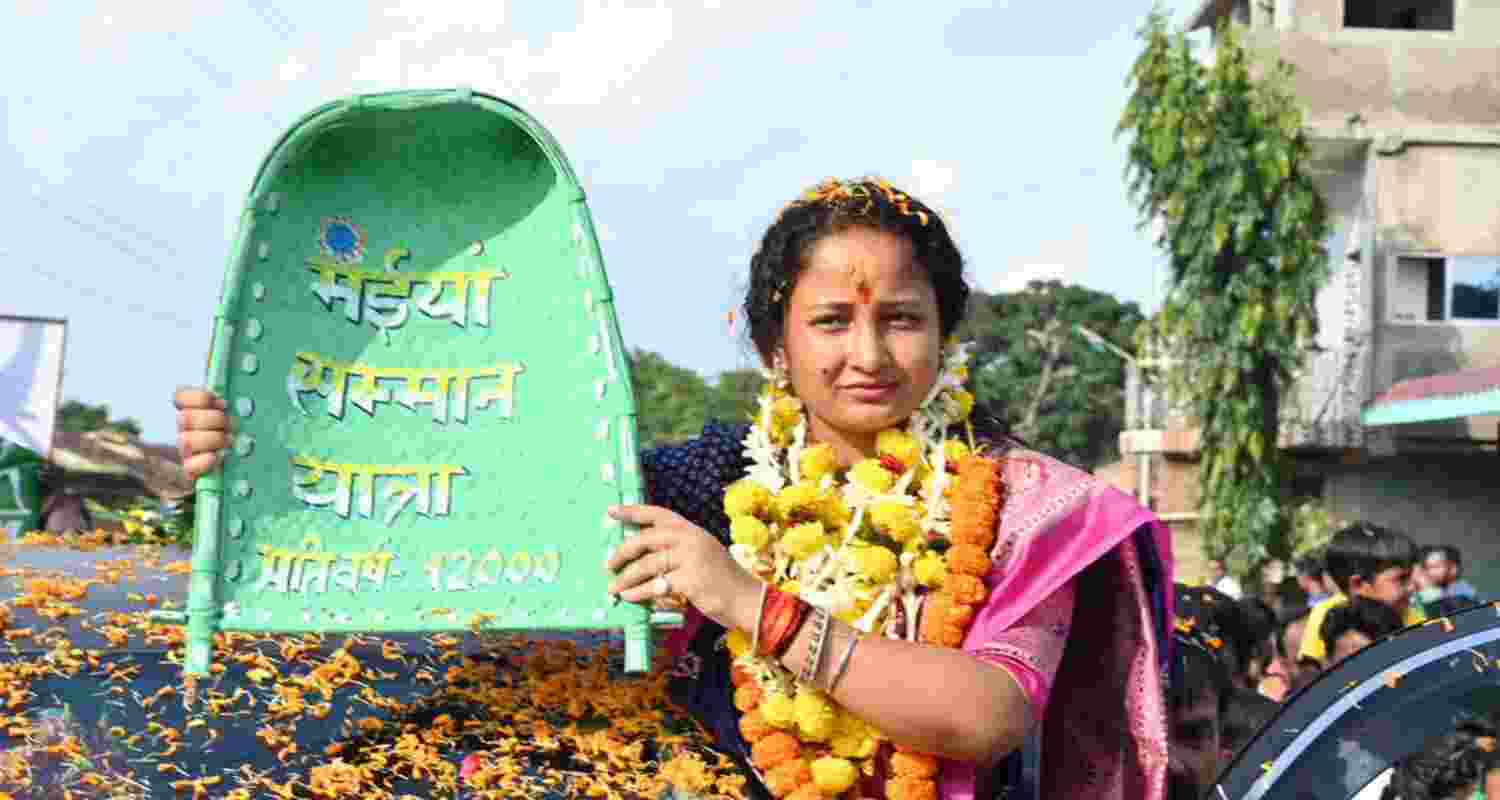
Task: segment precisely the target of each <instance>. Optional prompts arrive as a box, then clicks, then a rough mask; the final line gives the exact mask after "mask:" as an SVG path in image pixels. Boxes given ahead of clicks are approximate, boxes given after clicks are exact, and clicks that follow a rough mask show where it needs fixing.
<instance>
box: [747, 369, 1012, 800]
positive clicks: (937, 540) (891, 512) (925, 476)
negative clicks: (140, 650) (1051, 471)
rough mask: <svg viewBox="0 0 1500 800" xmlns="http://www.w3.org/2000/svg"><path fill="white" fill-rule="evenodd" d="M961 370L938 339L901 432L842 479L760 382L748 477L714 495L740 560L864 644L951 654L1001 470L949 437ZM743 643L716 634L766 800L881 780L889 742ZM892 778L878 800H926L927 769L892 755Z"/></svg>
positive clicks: (975, 592)
mask: <svg viewBox="0 0 1500 800" xmlns="http://www.w3.org/2000/svg"><path fill="white" fill-rule="evenodd" d="M967 360H968V352H967V350H966V348H964V347H963V346H962V345H959V344H958V343H957V342H953V341H950V342H949V343H948V345H947V346H946V347H945V350H944V359H943V373H942V375H941V376H940V377H939V379H938V381H937V384H936V385H935V386H934V387H933V389H932V391H931V393H930V394H929V395H928V397H927V398H926V400H925V402H924V403H923V404H922V405H921V406H920V407H919V408H918V410H917V411H916V413H914V414H913V415H912V417H911V419H910V421H909V422H908V423H907V425H906V427H905V429H904V430H903V429H895V428H893V429H889V430H885V431H881V432H880V434H879V435H878V436H877V438H876V456H875V457H874V458H867V459H864V460H861V461H859V462H857V463H855V464H853V465H851V466H850V467H849V468H848V469H847V470H844V471H843V472H842V474H841V473H840V471H839V470H838V467H837V462H836V460H835V457H834V453H833V448H832V447H830V446H829V445H827V444H814V443H809V442H808V441H807V421H806V418H805V416H804V414H803V409H802V403H801V401H800V400H798V399H797V398H796V396H795V395H794V394H793V393H792V392H791V389H790V386H789V385H788V384H787V383H786V381H785V380H784V379H783V378H780V377H779V376H768V377H770V378H771V379H770V380H768V381H767V386H766V389H765V391H764V393H763V394H762V396H761V398H760V413H759V414H758V415H757V418H756V421H755V424H754V425H753V426H752V427H751V429H750V432H749V433H748V434H747V436H746V437H745V452H746V455H747V456H749V458H750V460H751V462H752V463H751V466H750V468H749V469H748V470H747V473H746V477H745V478H744V479H742V480H740V481H738V482H736V483H735V484H733V485H731V486H730V487H729V488H728V490H727V491H726V492H725V496H724V510H725V512H726V513H727V514H728V515H729V518H730V532H731V537H732V540H733V544H732V545H731V547H730V552H731V553H732V554H733V555H734V557H735V559H736V561H738V562H739V563H740V564H741V565H742V566H744V567H745V568H746V569H748V570H750V571H751V572H753V573H754V574H756V575H757V576H758V577H760V578H761V579H762V580H764V581H767V582H768V583H770V584H771V585H773V586H776V587H777V588H779V589H781V590H782V591H784V592H789V593H793V594H797V595H799V596H801V597H802V598H803V599H804V600H806V601H807V602H808V603H810V604H812V605H814V606H817V607H820V608H826V609H828V610H829V611H830V612H831V613H833V614H834V615H835V616H836V617H837V618H838V619H840V620H842V621H844V622H846V623H848V624H850V625H852V626H854V627H855V628H857V629H858V630H860V631H862V632H863V633H866V634H878V635H882V636H887V637H890V638H897V639H906V640H908V641H918V640H920V641H922V642H924V643H927V644H931V645H935V646H942V647H958V646H960V645H961V644H962V643H963V638H964V634H965V632H966V631H967V629H968V626H969V624H970V622H972V620H973V618H974V615H975V612H976V610H977V609H978V608H979V607H981V606H983V604H984V602H985V600H986V598H987V597H988V589H987V587H986V586H985V584H984V581H983V577H984V576H985V575H987V574H988V573H989V571H990V566H991V562H990V557H989V552H990V550H991V548H993V546H994V543H995V522H996V519H997V517H998V513H999V506H1000V501H1001V494H1000V471H999V465H998V462H997V461H996V460H995V459H993V458H990V457H987V456H983V455H980V454H976V453H974V452H973V448H972V446H971V445H970V444H969V443H966V442H964V441H963V440H961V439H957V438H948V436H947V433H948V431H949V430H950V429H951V428H952V427H953V426H955V425H957V424H960V423H965V422H967V420H968V416H969V414H970V412H971V410H972V408H973V403H974V398H973V396H972V395H971V394H969V392H968V391H966V390H965V389H964V388H963V383H964V381H965V380H966V379H967V377H968V367H967ZM924 598H925V606H923V605H922V603H923V602H924ZM919 608H922V609H923V610H922V613H921V619H922V624H921V629H920V631H919V630H918V626H917V625H915V624H913V623H912V620H915V619H916V618H917V617H918V610H919ZM750 639H751V637H750V636H749V634H747V633H746V632H744V631H731V632H730V633H729V634H728V647H729V650H730V652H731V654H732V655H733V657H734V661H733V682H734V685H735V687H736V688H735V693H734V702H735V707H736V708H737V709H739V710H740V711H741V712H742V715H743V716H742V717H741V718H740V725H739V727H740V732H741V733H742V734H743V735H744V736H745V739H746V741H748V742H750V744H751V762H752V763H753V764H754V765H755V767H756V768H757V770H759V771H760V773H761V775H762V776H763V780H764V782H765V784H766V787H767V789H769V790H770V792H771V793H772V794H773V795H775V796H776V797H779V798H791V799H792V800H798V799H799V798H803V797H807V798H812V797H819V798H830V797H840V796H843V795H844V793H846V792H848V791H849V790H850V789H851V788H853V787H855V786H856V785H857V784H858V783H859V782H860V778H861V776H865V777H870V776H874V775H876V774H878V770H877V769H876V765H875V763H874V759H875V758H876V757H877V755H878V754H879V753H882V752H889V750H888V749H882V748H881V743H882V742H884V741H885V740H886V738H887V737H886V736H884V735H883V734H882V733H880V732H879V731H877V730H875V729H874V728H872V727H871V726H870V725H869V724H868V723H866V722H865V721H863V720H861V719H860V718H858V717H857V716H855V715H854V714H852V713H850V712H849V711H848V710H846V709H844V708H843V707H841V706H839V705H838V704H837V703H835V702H834V701H833V700H832V699H831V698H829V697H828V696H826V695H825V694H824V693H823V692H821V691H819V690H818V689H816V688H814V687H810V686H802V685H799V684H798V683H797V681H796V680H795V678H794V677H793V676H792V675H791V673H789V672H788V671H787V670H786V669H784V668H783V667H782V666H781V665H780V664H779V663H777V662H776V661H775V660H774V659H771V658H766V657H762V656H760V655H758V654H756V653H753V652H751V646H750V645H751V641H750ZM888 766H889V770H888V774H889V775H890V776H891V778H890V779H889V780H888V782H887V783H886V795H887V797H889V798H892V800H921V799H922V798H935V797H936V796H937V791H938V786H937V776H938V766H939V761H938V759H937V758H936V757H934V756H931V755H926V754H921V753H912V752H908V751H905V750H903V749H900V748H897V749H896V750H895V751H894V752H893V754H892V755H891V757H890V763H889V765H888Z"/></svg>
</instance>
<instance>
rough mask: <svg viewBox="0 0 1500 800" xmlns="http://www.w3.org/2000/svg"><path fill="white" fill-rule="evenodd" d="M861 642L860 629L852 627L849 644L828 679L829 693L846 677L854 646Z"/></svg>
mask: <svg viewBox="0 0 1500 800" xmlns="http://www.w3.org/2000/svg"><path fill="white" fill-rule="evenodd" d="M858 644H859V631H857V630H854V629H852V628H851V629H850V631H849V646H848V647H845V648H844V654H843V655H842V656H839V663H838V666H836V667H834V668H833V676H832V677H831V678H829V680H828V694H830V695H831V694H833V690H834V689H837V688H838V686H839V681H841V680H843V679H844V673H845V672H847V671H848V670H849V660H850V658H851V657H852V656H853V655H854V648H855V647H856V646H857V645H858Z"/></svg>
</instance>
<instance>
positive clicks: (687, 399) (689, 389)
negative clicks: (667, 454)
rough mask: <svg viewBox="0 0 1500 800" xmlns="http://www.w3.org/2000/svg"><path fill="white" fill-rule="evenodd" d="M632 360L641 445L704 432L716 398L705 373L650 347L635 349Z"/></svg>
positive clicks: (668, 442)
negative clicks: (691, 368) (710, 406)
mask: <svg viewBox="0 0 1500 800" xmlns="http://www.w3.org/2000/svg"><path fill="white" fill-rule="evenodd" d="M630 359H631V375H630V377H631V383H632V386H633V387H634V389H635V402H636V413H637V414H638V416H637V418H636V427H637V431H638V435H639V437H640V446H641V447H642V448H643V449H644V448H649V447H655V446H657V445H662V444H670V443H673V442H679V441H682V440H684V439H687V438H690V437H692V436H696V435H697V434H698V433H700V432H702V430H703V424H704V422H706V421H707V419H708V410H709V404H710V402H711V401H712V399H713V391H712V390H711V389H710V388H709V385H708V383H707V382H706V381H704V380H703V376H701V375H699V374H698V373H696V372H694V371H692V370H690V369H687V368H685V367H679V366H677V365H676V364H673V363H672V362H670V361H668V360H667V359H666V358H664V357H663V356H661V355H660V354H658V353H653V352H650V351H648V350H636V351H634V352H633V353H632V354H631V357H630Z"/></svg>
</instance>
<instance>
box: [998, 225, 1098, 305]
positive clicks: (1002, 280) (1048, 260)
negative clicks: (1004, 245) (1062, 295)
mask: <svg viewBox="0 0 1500 800" xmlns="http://www.w3.org/2000/svg"><path fill="white" fill-rule="evenodd" d="M1088 263H1089V229H1088V226H1087V225H1083V224H1080V225H1077V226H1076V227H1074V228H1073V233H1072V235H1070V236H1068V237H1067V238H1064V239H1054V240H1052V241H1049V242H1045V243H1044V244H1043V245H1042V246H1041V248H1040V249H1039V250H1038V251H1037V252H1036V253H1035V254H1033V255H1031V256H1025V257H1018V258H1012V259H1011V261H1010V263H1009V264H1007V265H1006V266H1005V267H1004V268H1003V269H999V270H994V271H992V272H991V273H989V274H987V275H983V276H981V278H980V281H979V284H980V286H982V287H983V288H984V289H985V290H986V291H990V292H1017V291H1020V290H1021V289H1024V288H1026V284H1028V283H1030V282H1031V281H1034V280H1039V281H1049V280H1055V281H1062V282H1064V283H1078V282H1079V278H1080V276H1081V275H1083V273H1084V272H1085V271H1086V270H1087V269H1088Z"/></svg>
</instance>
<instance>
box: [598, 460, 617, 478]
mask: <svg viewBox="0 0 1500 800" xmlns="http://www.w3.org/2000/svg"><path fill="white" fill-rule="evenodd" d="M599 474H600V475H602V476H603V477H604V482H605V483H614V482H615V465H614V464H609V463H605V464H601V465H600V466H599Z"/></svg>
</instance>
